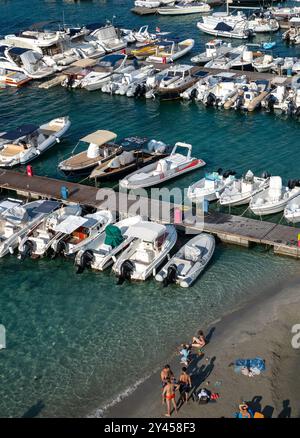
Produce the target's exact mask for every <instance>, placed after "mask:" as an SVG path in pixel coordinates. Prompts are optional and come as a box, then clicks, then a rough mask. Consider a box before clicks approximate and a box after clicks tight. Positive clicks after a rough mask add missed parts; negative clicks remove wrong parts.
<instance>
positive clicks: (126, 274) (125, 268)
mask: <svg viewBox="0 0 300 438" xmlns="http://www.w3.org/2000/svg"><path fill="white" fill-rule="evenodd" d="M133 270H134V265H133V263H132V261H131V260H125V261H124V262H123V263H122V265H121V266H120V275H119V278H118V282H117V284H123V283H124V281H125V280H130V279H131V275H132V273H133Z"/></svg>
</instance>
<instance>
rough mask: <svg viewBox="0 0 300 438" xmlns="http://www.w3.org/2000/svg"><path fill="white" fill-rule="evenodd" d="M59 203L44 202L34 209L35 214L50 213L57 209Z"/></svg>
mask: <svg viewBox="0 0 300 438" xmlns="http://www.w3.org/2000/svg"><path fill="white" fill-rule="evenodd" d="M59 205H60V204H59V202H57V201H45V202H43V203H42V204H40V205H39V206H38V207H37V208H35V209H34V212H35V213H51V212H52V211H54V210H56V209H57V208H58V207H59Z"/></svg>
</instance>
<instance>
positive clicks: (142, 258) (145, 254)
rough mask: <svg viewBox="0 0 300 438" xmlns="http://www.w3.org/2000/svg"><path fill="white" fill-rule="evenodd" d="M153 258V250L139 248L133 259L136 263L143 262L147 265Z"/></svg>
mask: <svg viewBox="0 0 300 438" xmlns="http://www.w3.org/2000/svg"><path fill="white" fill-rule="evenodd" d="M154 259H155V254H154V251H152V250H149V249H139V250H137V252H136V253H135V260H136V261H137V262H138V263H143V264H146V265H148V264H149V263H152V262H153V260H154Z"/></svg>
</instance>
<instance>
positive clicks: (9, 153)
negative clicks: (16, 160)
mask: <svg viewBox="0 0 300 438" xmlns="http://www.w3.org/2000/svg"><path fill="white" fill-rule="evenodd" d="M24 150H25V148H24V146H22V145H18V144H6V145H5V146H4V149H3V150H2V151H1V155H4V156H5V157H13V156H14V155H17V154H19V153H20V152H23V151H24Z"/></svg>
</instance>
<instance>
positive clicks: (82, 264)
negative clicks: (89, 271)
mask: <svg viewBox="0 0 300 438" xmlns="http://www.w3.org/2000/svg"><path fill="white" fill-rule="evenodd" d="M93 261H94V254H93V251H91V250H90V249H88V250H86V251H84V252H83V253H82V254H81V257H80V259H79V261H78V264H77V270H76V274H82V273H83V271H84V270H85V268H90V267H91V264H92V262H93Z"/></svg>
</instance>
